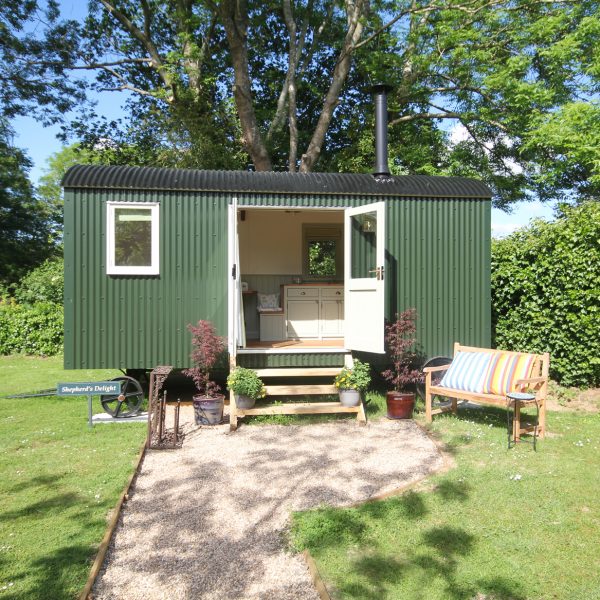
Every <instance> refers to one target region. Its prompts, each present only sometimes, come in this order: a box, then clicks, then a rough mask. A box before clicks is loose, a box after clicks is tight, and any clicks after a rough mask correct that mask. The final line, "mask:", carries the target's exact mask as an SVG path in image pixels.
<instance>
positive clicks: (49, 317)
mask: <svg viewBox="0 0 600 600" xmlns="http://www.w3.org/2000/svg"><path fill="white" fill-rule="evenodd" d="M62 350H63V308H62V306H61V305H58V304H52V303H49V302H38V303H36V304H33V305H32V306H27V305H23V304H16V303H15V302H3V303H0V355H8V354H32V355H37V356H52V355H54V354H59V353H60V352H62Z"/></svg>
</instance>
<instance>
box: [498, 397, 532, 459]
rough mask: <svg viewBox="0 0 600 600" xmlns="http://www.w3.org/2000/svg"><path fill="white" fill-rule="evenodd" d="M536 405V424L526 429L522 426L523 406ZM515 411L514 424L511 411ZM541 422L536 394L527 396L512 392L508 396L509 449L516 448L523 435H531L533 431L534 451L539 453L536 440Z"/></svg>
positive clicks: (507, 424) (507, 427)
mask: <svg viewBox="0 0 600 600" xmlns="http://www.w3.org/2000/svg"><path fill="white" fill-rule="evenodd" d="M531 404H535V408H536V416H535V423H534V424H533V425H528V426H526V427H522V426H521V408H522V407H523V406H527V405H531ZM511 406H512V409H513V418H512V423H511V419H510V409H511ZM539 422H540V405H539V404H538V401H537V398H536V397H535V395H534V394H527V393H525V392H510V393H508V394H506V429H507V434H508V448H509V449H510V448H511V447H512V446H515V445H516V444H517V443H518V442H520V441H528V442H529V441H530V440H521V434H522V433H530V432H531V431H533V449H534V450H535V451H537V448H536V440H537V431H538V426H539Z"/></svg>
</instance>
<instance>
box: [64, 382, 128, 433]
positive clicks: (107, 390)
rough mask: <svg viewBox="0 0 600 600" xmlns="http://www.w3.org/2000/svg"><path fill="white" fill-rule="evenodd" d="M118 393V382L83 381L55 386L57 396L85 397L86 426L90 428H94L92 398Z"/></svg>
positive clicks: (119, 391) (119, 387)
mask: <svg viewBox="0 0 600 600" xmlns="http://www.w3.org/2000/svg"><path fill="white" fill-rule="evenodd" d="M120 393H121V382H120V381H90V382H87V381H84V382H79V383H58V384H57V385H56V395H57V396H87V399H88V425H89V426H90V427H93V426H94V424H93V422H92V396H98V395H101V396H104V395H105V394H120Z"/></svg>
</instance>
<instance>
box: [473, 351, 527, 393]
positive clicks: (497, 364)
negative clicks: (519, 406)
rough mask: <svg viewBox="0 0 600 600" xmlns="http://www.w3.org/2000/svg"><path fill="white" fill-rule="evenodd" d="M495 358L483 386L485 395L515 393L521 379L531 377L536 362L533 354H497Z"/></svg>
mask: <svg viewBox="0 0 600 600" xmlns="http://www.w3.org/2000/svg"><path fill="white" fill-rule="evenodd" d="M493 356H494V358H493V359H492V361H491V362H490V365H489V367H488V371H487V373H486V375H485V380H484V384H483V392H484V393H485V394H499V395H504V394H507V393H508V392H512V391H514V389H515V383H516V382H517V381H518V380H519V379H526V378H528V377H530V375H531V369H532V367H533V363H534V361H535V356H534V355H533V354H509V353H508V352H496V353H495V354H494V355H493Z"/></svg>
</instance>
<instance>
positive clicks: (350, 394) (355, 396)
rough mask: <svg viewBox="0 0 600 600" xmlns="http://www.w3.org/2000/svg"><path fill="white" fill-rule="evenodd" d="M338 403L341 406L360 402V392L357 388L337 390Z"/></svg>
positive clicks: (354, 404)
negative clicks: (338, 395)
mask: <svg viewBox="0 0 600 600" xmlns="http://www.w3.org/2000/svg"><path fill="white" fill-rule="evenodd" d="M339 394H340V404H341V405H342V406H347V407H352V406H358V405H359V404H360V392H359V391H358V390H344V389H341V390H340V391H339Z"/></svg>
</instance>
